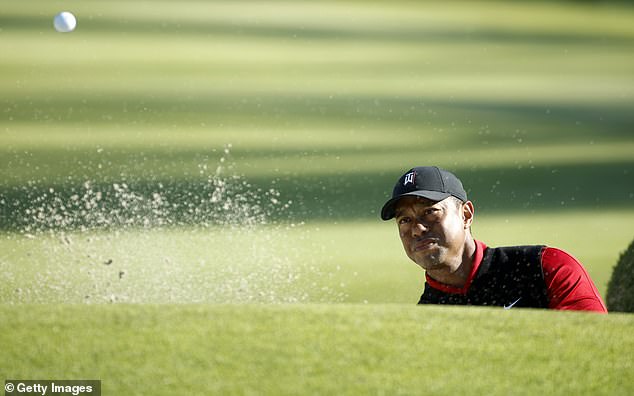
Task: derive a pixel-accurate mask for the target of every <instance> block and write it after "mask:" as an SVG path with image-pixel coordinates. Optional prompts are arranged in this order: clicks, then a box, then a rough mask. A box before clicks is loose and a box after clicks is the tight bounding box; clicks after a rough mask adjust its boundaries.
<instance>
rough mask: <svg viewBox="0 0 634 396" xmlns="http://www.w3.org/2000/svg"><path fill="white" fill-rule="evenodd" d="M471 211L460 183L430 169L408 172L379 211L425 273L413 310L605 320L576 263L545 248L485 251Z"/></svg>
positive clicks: (596, 296)
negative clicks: (518, 311) (556, 313)
mask: <svg viewBox="0 0 634 396" xmlns="http://www.w3.org/2000/svg"><path fill="white" fill-rule="evenodd" d="M474 213H475V210H474V206H473V203H472V202H471V201H469V200H468V199H467V193H466V192H465V190H464V188H463V186H462V183H461V182H460V180H459V179H458V178H457V177H456V176H455V175H453V174H452V173H450V172H448V171H446V170H443V169H440V168H437V167H434V166H429V167H427V166H425V167H417V168H413V169H410V170H409V171H407V172H406V173H405V174H404V175H403V176H401V178H400V179H399V180H398V182H397V183H396V186H395V187H394V191H393V193H392V198H391V199H390V200H389V201H387V202H386V203H385V205H384V206H383V209H382V210H381V218H382V219H383V220H390V219H392V218H395V219H396V224H397V226H398V232H399V235H400V237H401V242H402V243H403V248H404V249H405V253H406V254H407V256H408V257H409V258H410V259H411V260H412V261H414V262H415V263H416V264H418V265H419V266H421V267H422V268H423V269H424V270H425V277H426V282H425V290H424V292H423V295H422V296H421V297H420V300H419V302H418V303H419V304H455V305H490V306H500V307H504V308H507V309H508V308H519V307H524V308H550V309H561V310H579V311H595V312H602V313H607V309H606V307H605V304H604V302H603V300H601V297H600V296H599V293H598V291H597V288H596V287H595V285H594V283H593V282H592V280H591V279H590V277H589V276H588V273H587V272H586V270H585V269H584V268H583V266H582V265H581V263H580V262H579V261H577V259H575V258H574V257H572V256H571V255H570V254H568V253H566V252H564V251H563V250H560V249H556V248H553V247H547V246H509V247H497V248H492V247H487V245H486V244H485V243H484V242H481V241H478V240H475V239H474V238H473V236H472V235H471V224H472V223H473V219H474Z"/></svg>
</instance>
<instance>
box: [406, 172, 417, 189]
mask: <svg viewBox="0 0 634 396" xmlns="http://www.w3.org/2000/svg"><path fill="white" fill-rule="evenodd" d="M415 177H416V172H413V171H412V172H410V173H408V174H406V175H405V180H403V185H404V186H406V185H408V184H409V183H412V184H414V178H415Z"/></svg>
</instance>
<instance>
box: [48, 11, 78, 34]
mask: <svg viewBox="0 0 634 396" xmlns="http://www.w3.org/2000/svg"><path fill="white" fill-rule="evenodd" d="M53 25H54V26H55V30H57V31H58V32H62V33H68V32H72V31H73V30H75V26H77V19H75V15H73V14H72V13H70V12H68V11H63V12H60V13H59V14H57V15H55V18H53Z"/></svg>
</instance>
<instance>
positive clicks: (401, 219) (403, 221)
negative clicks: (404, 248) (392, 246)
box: [398, 217, 409, 224]
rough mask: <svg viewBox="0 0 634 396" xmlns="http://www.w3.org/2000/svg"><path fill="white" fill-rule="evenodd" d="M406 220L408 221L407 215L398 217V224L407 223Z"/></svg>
mask: <svg viewBox="0 0 634 396" xmlns="http://www.w3.org/2000/svg"><path fill="white" fill-rule="evenodd" d="M408 222H409V218H408V217H401V218H400V219H398V223H399V224H407V223H408Z"/></svg>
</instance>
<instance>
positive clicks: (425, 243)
mask: <svg viewBox="0 0 634 396" xmlns="http://www.w3.org/2000/svg"><path fill="white" fill-rule="evenodd" d="M434 245H436V239H435V238H425V239H421V240H419V241H416V242H415V243H414V249H413V250H414V251H415V252H420V251H423V250H427V249H429V248H431V247H433V246H434Z"/></svg>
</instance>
